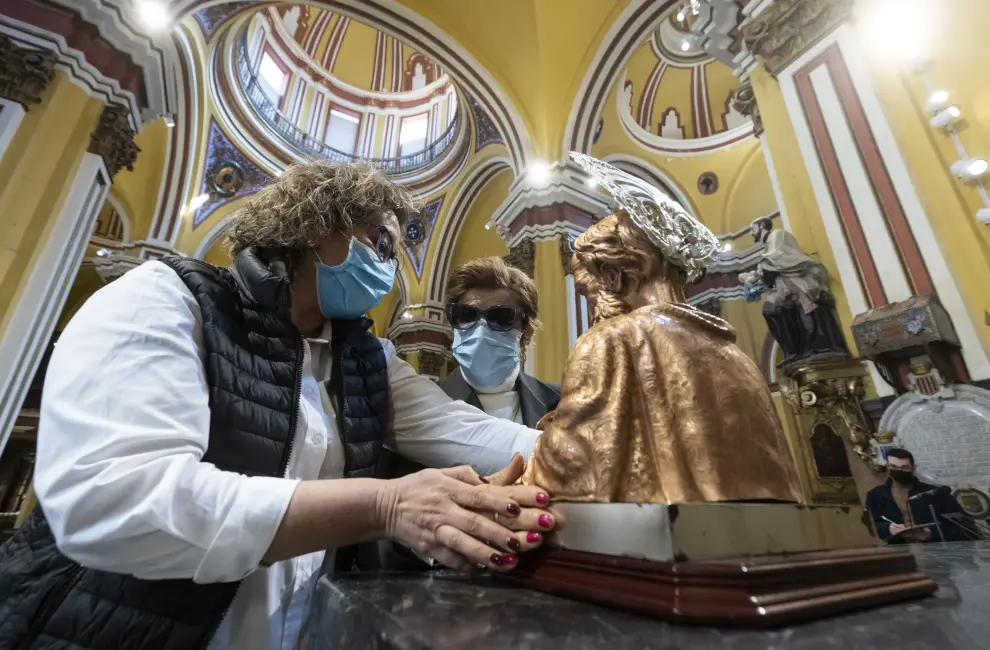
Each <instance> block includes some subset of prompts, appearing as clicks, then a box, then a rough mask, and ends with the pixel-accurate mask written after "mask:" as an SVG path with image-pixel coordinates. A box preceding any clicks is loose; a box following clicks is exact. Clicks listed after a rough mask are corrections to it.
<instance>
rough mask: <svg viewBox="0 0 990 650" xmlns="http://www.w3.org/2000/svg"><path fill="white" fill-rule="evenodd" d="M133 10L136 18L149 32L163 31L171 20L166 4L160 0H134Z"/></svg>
mask: <svg viewBox="0 0 990 650" xmlns="http://www.w3.org/2000/svg"><path fill="white" fill-rule="evenodd" d="M134 10H135V12H136V13H137V17H138V20H140V21H141V24H142V25H143V26H144V28H145V29H147V30H148V31H149V32H151V33H161V32H163V31H165V30H166V29H167V28H168V26H169V24H170V23H171V22H172V16H171V15H170V14H169V11H168V5H166V4H165V3H164V2H161V0H136V1H135V3H134Z"/></svg>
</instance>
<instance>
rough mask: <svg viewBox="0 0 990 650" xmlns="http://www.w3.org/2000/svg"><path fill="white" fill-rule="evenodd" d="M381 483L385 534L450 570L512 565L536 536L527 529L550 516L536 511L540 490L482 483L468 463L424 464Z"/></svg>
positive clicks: (545, 525)
mask: <svg viewBox="0 0 990 650" xmlns="http://www.w3.org/2000/svg"><path fill="white" fill-rule="evenodd" d="M384 486H385V488H384V489H383V490H382V493H381V495H380V496H379V499H378V516H379V519H380V521H381V522H382V525H383V527H384V530H385V534H386V536H388V537H390V538H392V539H394V540H396V541H398V542H399V543H401V544H404V545H405V546H408V547H409V548H411V549H413V550H415V551H416V552H418V553H419V554H421V555H425V556H429V557H432V558H433V559H435V560H437V561H438V562H441V563H442V564H445V565H447V566H449V567H452V568H456V569H470V568H471V567H474V566H477V565H481V566H484V567H487V568H489V569H492V570H496V571H499V570H501V571H506V570H509V569H512V568H513V567H515V566H516V555H515V554H516V553H518V552H519V551H522V550H529V549H531V548H535V547H536V546H538V545H539V543H540V542H541V541H542V536H541V535H539V534H536V535H533V534H531V533H533V532H535V531H537V530H544V531H549V530H551V529H553V526H554V522H553V515H551V514H550V513H548V512H545V511H541V510H539V508H540V507H541V506H545V505H546V504H547V503H548V502H549V499H548V497H547V495H546V492H544V491H542V490H540V489H539V488H536V487H532V486H510V487H503V486H497V485H491V484H485V483H484V482H483V481H482V479H481V478H480V477H479V476H478V475H477V473H475V471H474V470H473V469H471V468H470V467H454V468H451V469H443V470H435V469H427V470H423V471H421V472H416V473H415V474H410V475H409V476H405V477H403V478H399V479H394V480H391V481H385V482H384ZM541 517H542V519H541ZM485 542H487V543H489V544H491V545H492V546H494V547H496V548H498V549H502V550H504V551H507V552H500V551H498V550H495V549H493V548H492V547H491V546H488V545H486V543H485Z"/></svg>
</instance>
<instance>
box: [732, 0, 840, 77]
mask: <svg viewBox="0 0 990 650" xmlns="http://www.w3.org/2000/svg"><path fill="white" fill-rule="evenodd" d="M852 6H853V0H774V1H773V3H772V4H771V5H770V6H769V7H767V8H766V9H764V10H763V11H762V12H760V14H759V15H757V16H756V17H755V18H754V19H753V21H752V22H750V23H749V24H748V25H746V26H744V27H743V39H744V41H745V43H746V47H747V48H749V51H750V52H752V53H753V54H755V55H756V56H758V57H760V59H761V60H762V61H763V65H764V67H766V69H767V70H768V71H769V72H770V74H772V75H774V76H777V75H778V74H780V72H781V71H782V70H784V69H785V68H786V67H787V66H789V65H790V64H792V63H794V61H795V60H796V59H797V58H798V57H799V56H801V55H802V54H803V53H804V52H806V51H807V50H808V49H809V48H810V47H812V46H813V45H814V44H815V43H817V42H818V41H820V40H821V39H822V38H824V37H825V36H827V35H828V34H829V33H831V32H832V31H833V30H834V29H835V28H836V27H838V26H839V25H840V24H842V23H843V22H845V20H846V19H847V18H848V17H849V15H850V14H851V12H852Z"/></svg>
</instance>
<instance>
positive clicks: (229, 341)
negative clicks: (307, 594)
mask: <svg viewBox="0 0 990 650" xmlns="http://www.w3.org/2000/svg"><path fill="white" fill-rule="evenodd" d="M162 261H163V262H164V263H165V264H167V265H168V266H169V267H171V268H172V269H173V270H175V272H176V273H177V274H178V275H179V276H180V277H181V278H182V280H183V282H184V283H185V284H186V286H187V287H189V290H190V291H191V292H192V293H193V295H194V296H195V297H196V300H197V302H198V303H199V306H200V308H201V310H202V315H203V340H204V345H205V348H206V361H205V368H206V375H207V382H208V384H209V390H210V411H211V422H210V441H209V446H208V449H207V451H206V454H205V455H204V457H203V460H204V462H210V463H213V464H215V465H216V466H217V467H219V468H221V469H224V470H228V471H234V472H239V473H242V474H246V475H250V476H282V475H284V474H285V471H286V466H287V465H288V462H289V454H290V453H291V449H292V440H293V432H294V429H295V425H296V421H297V419H298V411H299V398H300V387H301V372H302V364H303V352H302V339H301V337H300V335H299V333H298V332H297V331H296V329H295V327H293V325H292V323H291V320H290V317H289V296H290V292H289V284H288V282H287V281H285V280H284V279H282V278H279V277H277V276H275V275H273V274H272V273H271V272H270V271H269V270H268V268H267V267H266V266H265V264H264V263H263V262H262V261H261V260H260V259H259V258H258V256H257V255H256V254H255V253H254V252H253V251H245V252H243V253H241V254H240V255H238V257H237V259H236V261H235V264H234V268H233V272H231V271H228V270H226V269H218V268H216V267H213V266H210V265H208V264H205V263H203V262H199V261H197V260H191V259H179V258H166V259H164V260H162ZM370 324H371V321H368V320H366V319H361V320H358V321H340V322H334V323H333V341H332V346H331V347H332V351H333V357H334V367H333V372H332V379H331V381H330V386H328V388H330V389H331V391H330V394H331V395H334V396H335V397H336V400H337V404H341V405H343V408H337V409H336V411H337V413H338V425H339V428H340V432H341V436H342V438H343V440H344V450H345V476H371V475H373V474H374V468H375V465H376V463H377V462H378V457H379V454H380V451H381V446H382V441H383V440H384V438H385V433H386V429H387V426H388V416H389V413H388V410H389V392H388V370H387V366H386V359H385V354H384V352H383V350H382V346H381V343H380V342H379V341H378V339H377V338H375V337H374V336H373V335H372V334H371V333H369V332H368V327H369V326H370ZM246 386H250V391H249V392H250V394H247V393H248V391H245V390H244V388H243V387H246ZM360 554H361V553H359V552H358V551H357V550H355V549H340V550H339V551H338V567H342V568H344V569H348V568H352V566H353V565H354V563H355V562H356V558H357V557H358V556H359V555H360ZM238 585H239V583H223V584H196V583H194V582H193V581H192V580H139V579H137V578H134V577H132V576H127V575H122V574H115V573H108V572H104V571H97V570H94V569H88V568H84V567H82V566H80V565H78V564H76V563H75V562H73V561H72V560H70V559H69V558H67V557H65V556H64V555H62V554H61V553H60V552H59V551H58V549H57V547H56V545H55V539H54V537H53V536H52V533H51V530H50V528H49V526H48V524H47V522H46V521H45V517H44V514H43V513H42V512H41V509H40V508H36V509H35V511H34V513H32V515H31V517H30V518H29V519H28V521H27V522H25V524H24V525H23V526H22V527H21V528H20V529H19V530H18V531H17V533H16V534H15V535H14V537H13V538H11V539H10V540H9V541H8V542H7V543H6V544H5V545H4V546H2V547H0V650H8V649H15V650H20V649H25V650H27V649H31V650H41V649H44V650H56V649H58V650H62V649H65V650H69V649H70V648H71V649H72V650H79V649H80V648H93V649H96V648H100V649H105V648H113V649H114V650H131V649H133V650H144V649H148V648H155V649H156V650H192V649H195V648H205V647H206V646H207V645H208V644H209V642H210V639H211V638H212V636H213V634H214V631H215V630H216V628H217V627H218V626H219V625H220V623H221V621H222V619H223V616H224V614H225V613H226V611H227V609H228V608H229V607H230V604H231V602H232V601H233V599H234V596H235V594H236V592H237V588H238Z"/></svg>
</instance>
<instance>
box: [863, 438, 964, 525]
mask: <svg viewBox="0 0 990 650" xmlns="http://www.w3.org/2000/svg"><path fill="white" fill-rule="evenodd" d="M914 472H915V465H914V456H913V455H912V454H911V452H909V451H907V450H906V449H891V450H890V451H889V452H888V453H887V474H888V477H887V480H886V482H884V484H883V485H878V486H877V487H875V488H873V489H872V490H870V491H869V492H867V494H866V508H867V510H868V511H869V513H870V516H871V517H872V518H873V526H874V528H875V529H876V531H877V536H878V537H879V538H880V539H882V540H886V541H887V543H889V544H904V543H911V542H942V541H945V542H956V541H963V540H969V539H976V538H978V537H979V533H978V532H977V531H976V528H975V526H974V525H973V521H972V519H970V517H969V516H968V515H967V514H966V512H965V511H964V510H963V509H962V506H960V505H959V502H958V501H956V500H955V499H954V498H953V497H952V494H951V491H950V490H949V488H946V487H939V486H937V485H930V484H928V483H922V482H921V481H919V480H918V478H917V477H916V476H915V475H914ZM933 515H934V518H933ZM935 521H938V526H936V525H935ZM925 524H931V526H925ZM939 529H941V533H942V536H941V537H940V536H939Z"/></svg>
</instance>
